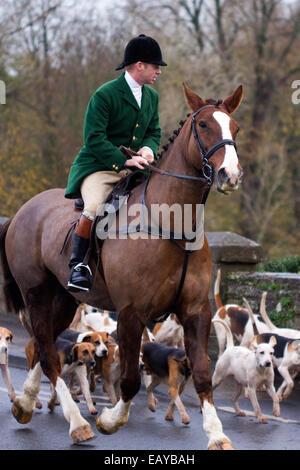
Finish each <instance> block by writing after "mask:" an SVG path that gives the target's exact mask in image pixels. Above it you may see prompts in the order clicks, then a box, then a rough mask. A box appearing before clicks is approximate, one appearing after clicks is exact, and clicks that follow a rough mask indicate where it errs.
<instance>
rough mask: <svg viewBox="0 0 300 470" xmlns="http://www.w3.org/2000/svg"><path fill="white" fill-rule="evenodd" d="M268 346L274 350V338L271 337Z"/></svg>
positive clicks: (275, 342)
mask: <svg viewBox="0 0 300 470" xmlns="http://www.w3.org/2000/svg"><path fill="white" fill-rule="evenodd" d="M269 344H270V345H271V346H272V348H274V346H276V344H277V341H276V338H275V336H271V338H270V341H269Z"/></svg>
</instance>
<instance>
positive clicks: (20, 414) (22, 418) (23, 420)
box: [11, 403, 32, 424]
mask: <svg viewBox="0 0 300 470" xmlns="http://www.w3.org/2000/svg"><path fill="white" fill-rule="evenodd" d="M11 410H12V414H13V415H14V417H15V418H16V420H17V421H18V423H20V424H27V423H29V421H30V420H31V418H32V411H31V412H26V411H24V410H23V408H21V406H20V405H18V404H17V403H14V404H13V406H12V409H11Z"/></svg>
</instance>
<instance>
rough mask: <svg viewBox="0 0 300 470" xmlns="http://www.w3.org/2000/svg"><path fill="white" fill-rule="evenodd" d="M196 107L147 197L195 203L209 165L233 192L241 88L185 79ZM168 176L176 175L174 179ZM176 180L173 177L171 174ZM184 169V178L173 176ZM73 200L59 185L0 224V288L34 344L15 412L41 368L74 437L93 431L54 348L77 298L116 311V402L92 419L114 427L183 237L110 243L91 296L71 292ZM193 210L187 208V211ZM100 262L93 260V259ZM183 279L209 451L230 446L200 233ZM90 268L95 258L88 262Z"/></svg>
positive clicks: (164, 300)
mask: <svg viewBox="0 0 300 470" xmlns="http://www.w3.org/2000/svg"><path fill="white" fill-rule="evenodd" d="M184 93H185V98H186V101H187V104H188V105H189V107H190V108H191V110H192V113H193V114H192V116H189V117H188V118H187V119H186V121H185V122H184V123H182V126H181V130H180V132H179V134H178V135H177V136H176V138H175V139H174V140H173V139H172V140H173V142H172V143H171V144H170V145H169V146H168V148H167V149H166V150H165V152H164V154H163V158H161V159H160V160H159V161H158V164H157V166H156V169H157V170H158V171H157V170H156V171H151V178H150V179H149V181H148V186H147V194H146V198H145V199H146V202H147V206H148V207H150V206H151V204H161V203H167V204H169V207H170V206H171V205H172V204H174V203H176V204H179V205H180V206H182V207H183V205H184V204H189V205H192V207H193V211H194V207H196V205H197V204H201V202H202V200H203V196H204V194H205V191H206V188H207V181H208V179H209V175H208V176H206V177H205V178H204V177H203V175H205V174H206V175H207V173H208V164H207V162H206V160H203V157H204V155H209V157H210V158H209V165H210V166H211V168H210V169H211V170H212V175H213V178H214V181H215V183H216V185H217V188H218V189H219V190H220V191H221V192H227V191H232V190H235V189H237V187H238V185H239V183H240V179H241V174H242V170H241V167H240V164H239V161H238V156H237V153H236V149H235V144H234V140H235V137H236V133H237V131H238V125H237V123H236V122H235V120H234V119H233V118H232V117H231V113H232V112H233V111H235V110H236V109H237V107H238V106H239V104H240V102H241V99H242V87H241V86H240V87H238V88H237V90H236V91H235V92H234V93H233V94H232V95H230V96H229V97H228V98H227V99H225V100H224V101H217V102H216V101H214V100H208V101H205V100H202V99H201V98H200V97H199V96H198V95H197V94H196V93H194V92H193V91H192V90H190V89H189V88H188V87H186V86H185V85H184ZM170 172H172V175H170ZM175 174H176V175H177V176H176V175H175ZM178 175H181V177H178ZM143 187H144V186H143V184H142V183H141V184H139V185H138V186H137V187H136V188H134V190H133V191H132V193H131V195H130V198H129V201H128V208H130V207H131V205H132V204H134V203H137V202H138V201H140V198H141V194H142V192H143ZM76 214H77V213H76V212H75V211H74V202H73V201H70V200H68V199H65V198H64V190H63V189H52V190H48V191H45V192H43V193H41V194H38V195H37V196H35V197H33V198H32V199H31V200H30V201H28V202H27V203H26V204H24V205H23V206H22V207H21V209H20V210H19V211H18V212H17V213H16V215H15V216H14V217H13V218H12V219H10V220H9V221H8V223H6V224H5V225H4V226H3V227H2V229H1V235H0V242H1V255H2V265H3V272H4V279H5V287H4V290H5V294H6V300H7V304H8V307H9V309H10V310H12V309H13V310H14V311H16V312H17V311H20V310H21V309H24V308H26V309H27V311H28V313H29V315H30V320H31V325H32V330H33V333H34V337H35V341H36V350H35V358H34V361H33V364H32V368H31V369H30V371H29V374H28V376H27V378H26V380H25V383H24V392H23V395H22V396H19V397H17V398H16V399H15V401H14V404H13V408H12V411H13V414H14V416H15V418H16V419H17V420H18V421H19V422H20V423H27V422H28V421H30V419H31V416H32V414H33V411H34V408H35V403H36V398H37V395H38V392H39V387H40V380H41V375H42V372H44V373H45V375H46V376H47V377H48V378H49V380H50V381H51V384H52V385H53V387H54V388H55V390H56V391H57V394H58V396H59V399H60V402H61V405H62V409H63V413H64V416H65V418H66V419H67V421H68V422H69V423H70V431H69V432H70V436H71V438H72V439H73V441H74V442H82V441H86V440H88V439H91V438H93V437H94V433H93V430H92V428H91V426H90V424H89V423H88V422H87V421H86V420H85V419H84V418H83V417H82V416H81V414H80V411H79V409H78V407H77V405H76V404H75V402H74V401H73V400H72V397H71V395H70V392H69V390H68V388H67V386H66V384H65V382H64V381H63V380H62V378H61V375H60V372H61V369H60V362H59V358H58V355H57V353H56V350H55V345H54V343H55V340H56V338H57V336H58V335H59V334H60V333H61V332H62V331H63V330H64V329H65V328H67V327H68V326H69V324H70V323H71V321H72V319H73V316H74V314H75V311H76V307H77V304H78V303H79V302H85V303H88V304H90V305H93V306H95V307H98V308H101V309H107V310H114V311H117V312H118V339H119V346H120V361H121V384H120V385H121V397H120V400H119V401H118V403H117V404H116V405H115V406H114V407H113V408H110V409H108V408H105V409H104V410H103V412H102V414H101V415H100V416H99V417H98V418H97V428H98V429H99V430H100V431H101V432H103V433H106V434H110V433H114V432H116V431H117V430H118V429H119V428H120V426H122V425H124V424H125V423H126V422H127V420H128V417H129V409H130V405H131V401H132V398H133V397H134V396H135V395H136V393H137V392H138V390H139V387H140V382H141V379H140V372H139V353H140V344H141V336H142V333H143V330H144V328H145V325H147V324H148V322H149V321H150V320H153V319H155V318H158V317H159V316H160V315H161V312H167V311H168V310H169V309H170V307H171V306H173V303H174V298H176V293H178V287H179V285H180V284H181V282H180V281H181V278H182V270H183V261H184V254H185V252H184V250H183V249H180V247H178V246H177V245H178V244H179V245H181V248H184V247H185V243H186V242H185V241H184V240H178V241H177V244H175V243H172V242H171V241H170V240H167V239H163V238H156V239H150V238H149V237H148V239H144V238H139V239H132V238H130V237H127V238H126V239H125V238H124V237H123V239H120V238H118V239H114V240H112V239H107V240H105V241H104V244H103V248H102V251H101V263H102V270H103V273H104V276H103V278H104V279H105V281H104V279H103V278H102V277H101V276H100V275H99V274H98V275H97V276H95V279H94V285H93V288H92V289H91V291H90V292H88V293H87V292H85V293H70V292H68V291H67V289H66V286H67V280H68V275H69V268H68V260H69V256H70V250H71V247H70V243H68V244H67V245H66V249H65V251H64V252H63V254H60V250H61V247H62V245H63V243H64V240H65V237H66V233H67V232H68V229H69V227H70V224H71V223H72V221H74V219H76V218H77V217H78V216H77V215H76ZM194 216H195V211H194V212H193V217H194ZM95 258H96V257H95ZM189 258H190V259H189V263H188V266H187V270H186V277H185V281H184V283H183V285H182V286H181V287H182V288H181V289H180V295H177V299H176V300H177V302H176V309H175V313H176V315H177V317H178V318H179V320H180V322H181V324H182V326H183V328H184V339H185V347H186V351H187V355H188V358H189V360H190V363H191V367H192V375H193V382H194V386H195V389H196V392H197V394H198V396H199V399H200V407H201V410H202V416H203V428H204V430H205V432H206V434H207V437H208V448H209V449H230V448H232V445H231V442H230V440H229V438H228V437H227V436H226V435H225V434H224V433H223V429H222V424H221V422H220V420H219V418H218V416H217V413H216V409H215V407H214V403H213V396H212V385H211V376H210V368H209V358H208V356H207V341H208V336H209V332H210V325H211V311H210V306H209V302H208V292H209V287H210V283H211V274H212V262H211V257H210V250H209V246H208V244H207V241H206V239H204V244H203V246H202V248H201V249H199V250H197V251H194V252H193V253H192V254H191V255H190V257H189ZM90 264H91V267H92V269H93V271H94V273H95V271H96V269H97V266H96V259H92V260H91V263H90Z"/></svg>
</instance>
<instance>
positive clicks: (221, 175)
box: [218, 168, 229, 183]
mask: <svg viewBox="0 0 300 470" xmlns="http://www.w3.org/2000/svg"><path fill="white" fill-rule="evenodd" d="M218 179H219V181H220V183H227V181H228V179H229V178H228V175H227V173H226V171H225V168H220V170H219V171H218Z"/></svg>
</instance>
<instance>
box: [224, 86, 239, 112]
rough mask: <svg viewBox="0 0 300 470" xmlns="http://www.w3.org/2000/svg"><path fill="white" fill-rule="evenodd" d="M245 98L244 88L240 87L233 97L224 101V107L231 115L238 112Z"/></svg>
mask: <svg viewBox="0 0 300 470" xmlns="http://www.w3.org/2000/svg"><path fill="white" fill-rule="evenodd" d="M242 97H243V87H242V85H240V86H239V87H238V88H237V89H236V90H235V92H234V93H232V95H230V96H228V98H226V100H224V101H223V105H224V106H225V107H226V109H227V111H228V112H229V114H231V113H233V112H234V111H236V110H237V108H238V107H239V105H240V104H241V101H242Z"/></svg>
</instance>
